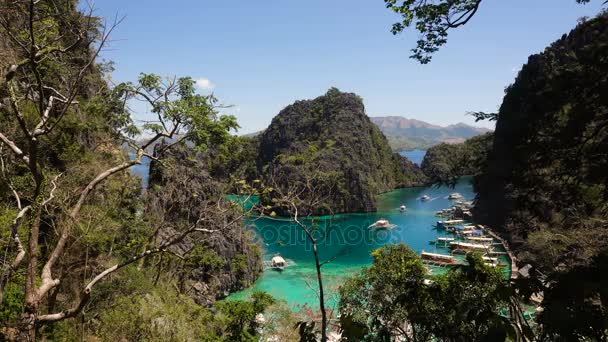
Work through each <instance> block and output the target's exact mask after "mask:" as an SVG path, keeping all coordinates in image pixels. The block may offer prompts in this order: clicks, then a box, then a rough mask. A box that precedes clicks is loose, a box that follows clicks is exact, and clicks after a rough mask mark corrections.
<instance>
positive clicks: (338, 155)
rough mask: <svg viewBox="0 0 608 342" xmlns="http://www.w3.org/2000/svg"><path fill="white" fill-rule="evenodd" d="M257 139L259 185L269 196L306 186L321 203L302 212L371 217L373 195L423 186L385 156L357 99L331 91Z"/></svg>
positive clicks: (411, 168) (410, 169) (292, 109)
mask: <svg viewBox="0 0 608 342" xmlns="http://www.w3.org/2000/svg"><path fill="white" fill-rule="evenodd" d="M259 139H260V150H259V155H258V158H257V161H258V166H259V169H260V172H261V174H262V177H263V178H264V179H265V182H266V183H267V184H268V185H269V186H271V187H273V188H276V189H275V190H276V191H275V193H276V192H277V191H280V192H284V193H287V192H289V188H290V187H297V185H298V183H307V182H308V183H311V186H312V188H314V189H318V192H322V193H323V194H324V196H323V197H325V198H326V201H325V203H317V204H315V205H314V206H313V207H312V208H308V210H312V211H314V212H317V213H329V212H334V213H340V212H369V211H374V210H375V209H376V196H377V195H378V194H379V193H381V192H385V191H389V190H392V189H394V188H397V187H406V186H416V185H422V184H424V183H425V178H424V175H423V174H422V172H420V169H419V168H418V167H417V166H416V165H414V164H413V163H411V162H410V161H409V160H407V159H406V158H404V157H401V156H399V155H398V154H396V153H393V152H392V151H391V148H390V147H389V145H388V143H387V140H386V138H385V136H384V135H383V134H382V132H380V130H379V129H378V127H376V125H374V124H373V123H372V122H371V121H370V119H369V118H368V117H367V115H365V108H364V106H363V102H362V100H361V98H360V97H358V96H357V95H355V94H350V93H342V92H340V91H339V90H338V89H335V88H332V89H330V90H329V91H328V92H327V93H326V94H325V95H323V96H320V97H318V98H316V99H314V100H305V101H297V102H295V103H294V104H292V105H289V106H287V107H286V108H285V109H283V110H282V111H281V112H280V113H279V114H278V115H277V116H276V117H275V118H274V119H273V120H272V123H271V124H270V126H269V127H268V129H266V130H265V131H264V132H263V133H262V134H261V135H260V136H259ZM263 200H265V198H263ZM266 201H267V202H266V204H272V203H271V201H270V196H269V198H268V199H266Z"/></svg>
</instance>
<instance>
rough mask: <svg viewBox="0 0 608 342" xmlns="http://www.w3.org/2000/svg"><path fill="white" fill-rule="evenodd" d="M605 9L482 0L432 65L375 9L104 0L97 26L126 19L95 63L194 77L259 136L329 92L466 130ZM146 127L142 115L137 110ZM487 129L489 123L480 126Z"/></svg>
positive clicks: (348, 2)
mask: <svg viewBox="0 0 608 342" xmlns="http://www.w3.org/2000/svg"><path fill="white" fill-rule="evenodd" d="M601 3H602V1H598V0H595V1H592V4H590V5H578V4H576V2H575V0H534V1H531V0H508V1H505V0H486V1H484V2H483V3H482V5H481V8H480V10H479V11H478V14H477V16H476V17H474V18H473V19H472V20H471V21H470V22H469V24H468V25H466V26H465V27H463V28H462V29H459V30H455V31H452V32H451V33H450V37H449V42H448V44H447V45H446V46H445V47H443V48H442V50H441V51H439V53H437V54H436V56H435V57H434V59H433V61H432V63H430V64H428V65H420V64H418V62H416V61H414V60H412V59H409V58H408V56H409V55H410V51H409V50H410V49H411V48H412V47H413V46H414V42H415V40H416V38H417V34H416V33H415V32H413V31H407V32H406V33H404V34H402V35H399V36H393V35H392V34H391V33H390V31H389V30H390V27H391V25H392V23H393V22H395V21H396V20H398V17H397V16H396V15H395V14H393V13H391V12H390V11H388V10H387V9H386V8H385V7H384V2H383V1H382V0H298V1H296V0H235V1H226V0H213V1H211V0H175V1H166V0H165V1H160V0H148V1H145V2H144V1H135V0H129V1H125V0H105V1H99V2H97V3H95V6H96V8H97V15H101V16H103V17H107V18H109V19H111V18H113V17H114V16H115V15H119V16H126V18H125V20H124V22H123V23H122V24H121V25H120V26H119V27H118V28H117V30H116V31H115V33H114V34H113V36H112V42H111V45H110V46H109V48H108V49H106V50H105V51H104V52H103V54H102V57H103V58H105V59H108V60H113V61H114V62H115V68H116V70H115V72H114V73H113V75H112V77H113V79H114V81H116V82H120V81H129V80H132V81H134V80H136V79H137V75H138V74H139V73H140V72H148V73H156V74H160V75H164V76H171V75H177V76H191V77H193V78H195V79H199V80H201V82H200V83H199V84H200V85H201V86H202V88H206V89H201V91H203V92H209V91H213V92H214V94H215V95H216V96H217V97H218V98H219V99H220V100H221V102H222V103H224V104H227V105H233V106H234V107H232V108H230V109H228V110H226V112H227V113H229V114H234V115H236V116H237V118H238V120H239V124H240V125H241V127H242V128H241V130H240V131H239V132H240V133H249V132H253V131H258V130H260V129H263V128H265V127H266V126H268V124H269V123H270V121H271V119H272V117H273V116H275V115H276V114H277V113H278V112H279V111H280V110H281V109H282V108H284V107H285V106H286V105H288V104H290V103H292V102H294V101H295V100H299V99H309V98H314V97H316V96H319V95H321V94H323V93H325V92H326V91H327V89H328V88H330V87H332V86H335V87H338V88H339V89H341V90H343V91H349V92H355V93H357V94H359V95H360V96H362V97H363V99H364V102H365V105H366V110H367V114H368V115H370V116H381V115H400V116H405V117H409V118H416V119H420V120H424V121H428V122H430V123H434V124H441V125H446V124H451V123H457V122H465V123H473V120H472V118H471V117H468V116H465V113H466V112H467V111H473V110H475V111H478V110H482V111H496V110H497V108H498V106H499V105H500V103H501V101H502V96H503V92H504V88H505V87H506V86H507V85H508V84H510V83H511V82H513V80H514V78H515V76H516V74H517V70H519V68H520V66H521V65H522V64H523V63H525V61H526V60H527V57H528V56H529V55H530V54H532V53H537V52H540V51H542V49H543V48H544V47H545V46H546V45H548V44H549V43H551V42H552V41H554V40H555V39H557V38H559V37H560V36H561V35H562V34H563V33H565V32H567V31H569V30H570V29H571V28H573V27H574V26H575V25H576V21H577V19H578V18H580V17H582V16H594V15H595V14H597V13H598V12H599V11H600V9H601ZM134 108H135V109H136V110H137V111H138V113H137V117H138V118H144V117H146V114H145V107H143V106H134ZM478 125H482V126H487V127H491V124H489V123H486V124H478Z"/></svg>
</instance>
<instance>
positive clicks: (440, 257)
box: [420, 250, 458, 264]
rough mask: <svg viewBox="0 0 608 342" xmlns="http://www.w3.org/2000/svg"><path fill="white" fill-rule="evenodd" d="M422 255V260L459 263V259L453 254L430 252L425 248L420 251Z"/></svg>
mask: <svg viewBox="0 0 608 342" xmlns="http://www.w3.org/2000/svg"><path fill="white" fill-rule="evenodd" d="M420 257H421V258H422V260H427V261H432V262H437V263H440V264H457V263H458V261H456V259H455V258H454V257H453V256H451V255H445V254H437V253H428V252H425V251H424V250H423V251H422V253H420Z"/></svg>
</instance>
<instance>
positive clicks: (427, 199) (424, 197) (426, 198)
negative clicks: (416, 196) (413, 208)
mask: <svg viewBox="0 0 608 342" xmlns="http://www.w3.org/2000/svg"><path fill="white" fill-rule="evenodd" d="M420 200H421V201H422V202H426V201H430V200H431V196H429V195H422V197H420Z"/></svg>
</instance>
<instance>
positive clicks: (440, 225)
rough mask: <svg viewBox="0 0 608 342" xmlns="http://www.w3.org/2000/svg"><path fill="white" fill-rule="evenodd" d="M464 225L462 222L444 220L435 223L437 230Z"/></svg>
mask: <svg viewBox="0 0 608 342" xmlns="http://www.w3.org/2000/svg"><path fill="white" fill-rule="evenodd" d="M462 223H464V220H445V221H437V228H448V227H453V226H455V225H457V224H462Z"/></svg>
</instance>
